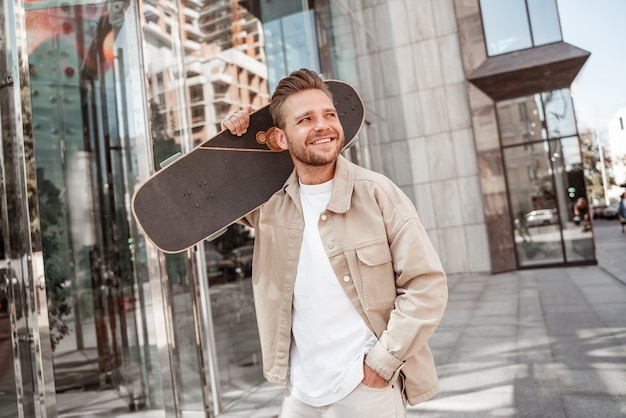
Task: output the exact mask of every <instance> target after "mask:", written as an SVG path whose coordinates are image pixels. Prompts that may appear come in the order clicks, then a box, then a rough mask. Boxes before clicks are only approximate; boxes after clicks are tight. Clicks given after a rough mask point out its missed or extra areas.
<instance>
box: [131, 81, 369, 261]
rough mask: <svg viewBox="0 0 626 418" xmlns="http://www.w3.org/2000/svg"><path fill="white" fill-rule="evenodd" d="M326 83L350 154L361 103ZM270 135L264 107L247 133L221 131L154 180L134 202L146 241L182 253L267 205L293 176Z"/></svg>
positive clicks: (337, 84) (341, 85)
mask: <svg viewBox="0 0 626 418" xmlns="http://www.w3.org/2000/svg"><path fill="white" fill-rule="evenodd" d="M325 83H327V85H328V87H329V88H330V91H331V92H332V94H333V100H334V104H335V108H336V109H337V113H338V115H339V119H340V121H341V124H342V126H343V129H344V134H345V137H346V144H345V145H344V149H345V148H347V147H348V146H349V145H350V144H351V143H352V141H354V140H355V138H356V136H357V134H358V133H359V130H360V129H361V126H362V125H363V120H364V117H365V108H364V106H363V101H362V100H361V97H360V96H359V94H358V93H357V92H356V91H355V90H354V88H352V86H350V85H349V84H347V83H345V82H343V81H338V80H327V81H325ZM273 130H274V127H273V121H272V117H271V115H270V113H269V105H267V106H264V107H263V108H261V109H259V110H257V111H256V112H253V113H252V114H251V115H250V126H249V127H248V131H247V133H246V134H244V135H242V136H240V137H239V136H236V135H233V134H231V133H230V131H228V130H222V131H221V132H219V133H218V134H217V135H215V136H214V137H213V138H211V139H209V140H207V141H206V142H204V143H202V144H200V145H198V146H197V147H196V148H194V149H193V150H191V151H189V152H188V153H187V154H185V155H183V156H181V157H180V158H178V159H176V160H174V161H173V162H172V163H170V164H169V165H167V166H165V167H164V168H162V169H161V170H159V171H157V172H156V173H154V174H153V175H152V176H150V177H149V178H148V179H147V180H146V181H145V182H144V183H143V184H141V185H140V186H139V188H138V189H137V190H136V191H135V193H134V194H133V199H132V210H133V215H134V217H135V219H136V220H137V223H138V224H139V226H140V227H141V229H142V230H143V232H144V234H145V236H146V238H147V239H148V240H149V241H150V242H152V244H154V245H155V246H156V247H157V248H158V249H159V250H161V251H163V252H165V253H179V252H182V251H185V250H186V249H188V248H190V247H192V246H194V245H196V244H197V243H199V242H201V241H203V240H205V239H207V238H210V237H212V236H215V235H216V234H218V233H219V232H220V231H222V230H223V229H224V228H226V227H228V226H230V225H232V224H233V223H234V222H236V221H237V220H239V219H241V218H242V217H244V216H245V215H247V214H248V213H250V212H252V211H253V210H255V209H256V208H258V207H259V206H261V205H262V204H263V203H265V202H266V201H267V200H268V199H269V198H270V197H271V196H272V195H273V194H274V193H275V192H276V191H278V190H279V189H280V188H281V187H282V186H283V184H284V183H285V181H286V180H287V178H288V177H289V175H290V174H291V172H292V171H293V162H292V161H291V157H290V156H289V153H288V152H287V151H283V150H281V149H280V148H279V147H278V146H277V145H276V143H275V139H274V136H273Z"/></svg>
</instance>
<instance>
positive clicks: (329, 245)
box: [326, 241, 335, 248]
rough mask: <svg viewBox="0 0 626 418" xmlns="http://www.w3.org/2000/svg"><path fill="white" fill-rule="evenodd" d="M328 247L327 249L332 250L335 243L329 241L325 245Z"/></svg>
mask: <svg viewBox="0 0 626 418" xmlns="http://www.w3.org/2000/svg"><path fill="white" fill-rule="evenodd" d="M326 245H327V246H328V248H334V247H335V243H334V242H332V241H329V242H328V244H326Z"/></svg>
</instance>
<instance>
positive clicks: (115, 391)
mask: <svg viewBox="0 0 626 418" xmlns="http://www.w3.org/2000/svg"><path fill="white" fill-rule="evenodd" d="M25 8H26V13H25V22H26V30H27V31H26V32H27V37H26V40H27V45H28V63H29V64H28V69H29V76H30V98H31V103H32V128H33V138H34V151H35V161H36V167H37V168H36V173H37V183H36V185H37V189H38V203H39V208H40V225H41V236H42V238H41V240H42V244H43V245H42V246H43V252H42V253H43V265H44V269H45V288H46V292H47V297H48V311H47V313H48V318H49V323H50V345H51V347H50V348H51V351H52V354H53V355H52V357H53V359H54V378H55V387H56V392H57V398H58V402H57V404H58V409H59V414H60V415H64V414H76V413H78V412H80V413H84V414H88V413H89V411H90V409H89V408H92V407H93V408H96V407H97V406H96V405H93V406H92V405H90V403H92V400H90V395H88V394H87V393H91V395H92V396H94V397H96V396H97V392H98V391H102V390H110V391H111V392H110V393H111V396H113V399H112V400H110V401H109V405H108V406H107V408H113V409H114V410H115V409H118V408H119V410H120V411H128V410H129V409H131V410H132V409H140V408H143V407H144V406H146V405H152V404H154V403H155V402H156V397H155V396H154V393H155V391H154V389H156V388H158V385H159V379H158V378H157V377H156V376H155V375H153V372H154V371H155V363H157V362H155V359H156V357H157V356H156V354H155V350H152V349H151V344H150V343H151V338H150V334H149V327H148V324H149V323H148V318H147V305H148V304H149V302H150V298H149V294H150V292H149V291H148V290H147V289H149V286H148V274H147V271H146V270H147V267H146V264H145V263H141V255H140V254H137V253H136V251H135V245H134V243H135V237H136V235H137V233H136V231H134V230H133V227H132V220H131V214H130V209H129V204H128V203H129V202H130V197H131V195H132V192H133V188H134V184H135V182H136V178H137V177H138V175H137V170H138V169H137V162H136V157H137V152H136V147H137V145H136V143H135V141H134V139H135V138H134V135H135V134H136V127H137V122H136V120H135V119H134V114H133V111H137V112H139V114H141V113H142V112H145V109H144V108H143V107H141V108H139V109H136V108H133V103H134V102H133V100H132V97H131V94H130V92H131V91H139V90H138V89H139V84H136V83H138V80H141V77H140V75H139V73H138V70H137V68H138V66H135V67H134V69H133V68H131V64H132V62H131V61H130V60H129V59H128V56H129V55H132V52H133V51H134V52H136V50H137V47H136V46H135V47H129V44H133V45H136V44H137V38H136V27H137V21H136V19H133V16H134V15H133V14H132V13H128V12H127V7H126V6H125V3H124V2H122V1H93V2H85V1H73V2H72V1H70V2H65V3H59V2H57V1H43V0H42V1H29V2H27V3H26V4H25ZM133 48H134V49H133ZM152 342H153V341H152ZM152 347H154V344H152ZM76 393H80V394H81V397H80V399H81V401H79V402H77V396H76Z"/></svg>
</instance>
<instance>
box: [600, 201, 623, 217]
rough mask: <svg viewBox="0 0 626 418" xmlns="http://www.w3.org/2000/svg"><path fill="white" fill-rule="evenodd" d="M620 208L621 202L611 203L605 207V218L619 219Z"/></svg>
mask: <svg viewBox="0 0 626 418" xmlns="http://www.w3.org/2000/svg"><path fill="white" fill-rule="evenodd" d="M618 209H619V202H613V203H611V204H610V205H609V206H608V207H607V208H606V209H604V212H603V213H604V219H617V212H618Z"/></svg>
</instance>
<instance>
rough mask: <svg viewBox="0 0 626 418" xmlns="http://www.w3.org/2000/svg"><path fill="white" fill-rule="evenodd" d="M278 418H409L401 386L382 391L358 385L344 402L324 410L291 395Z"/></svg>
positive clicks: (287, 397) (286, 398) (381, 389)
mask: <svg viewBox="0 0 626 418" xmlns="http://www.w3.org/2000/svg"><path fill="white" fill-rule="evenodd" d="M279 418H406V403H405V402H404V399H403V397H402V393H401V390H400V385H398V384H394V385H389V386H387V387H385V388H380V389H378V388H370V387H368V386H365V385H363V384H359V386H357V388H356V389H354V390H353V391H352V392H351V393H350V394H349V395H348V396H346V397H345V398H343V399H342V400H340V401H338V402H336V403H334V404H331V405H325V406H318V407H316V406H310V405H307V404H305V403H302V402H300V401H299V400H297V399H296V398H294V397H293V395H291V394H289V395H287V396H286V397H285V400H284V401H283V405H282V408H281V411H280V415H279Z"/></svg>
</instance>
